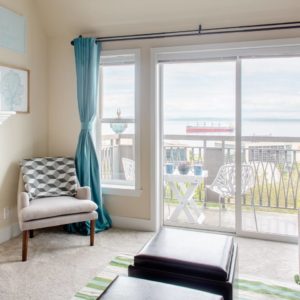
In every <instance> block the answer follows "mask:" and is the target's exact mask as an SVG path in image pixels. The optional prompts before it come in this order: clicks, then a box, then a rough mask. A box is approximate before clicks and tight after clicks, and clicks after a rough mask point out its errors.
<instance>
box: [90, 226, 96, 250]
mask: <svg viewBox="0 0 300 300" xmlns="http://www.w3.org/2000/svg"><path fill="white" fill-rule="evenodd" d="M94 242H95V220H91V221H90V245H91V246H94Z"/></svg>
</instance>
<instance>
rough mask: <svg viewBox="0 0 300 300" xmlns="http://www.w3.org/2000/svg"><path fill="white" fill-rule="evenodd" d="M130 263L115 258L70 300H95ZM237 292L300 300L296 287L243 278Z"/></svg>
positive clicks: (242, 299) (244, 297)
mask: <svg viewBox="0 0 300 300" xmlns="http://www.w3.org/2000/svg"><path fill="white" fill-rule="evenodd" d="M132 263H133V258H132V256H129V255H119V256H116V257H115V258H114V259H113V260H111V261H110V263H109V264H108V265H107V266H106V268H105V269H104V270H103V271H102V272H101V273H100V274H99V275H98V276H96V277H94V278H93V279H92V280H91V281H90V282H89V283H88V284H87V285H86V286H85V287H83V288H82V289H81V290H80V291H79V292H77V293H76V294H75V295H74V297H73V298H72V300H96V299H97V298H98V297H99V296H100V295H101V294H102V293H103V292H104V291H105V289H106V288H107V287H108V286H109V285H110V283H111V282H112V281H113V280H114V279H115V278H116V277H117V276H118V275H125V276H126V275H127V269H128V266H129V265H130V264H132ZM237 291H238V292H237V293H238V300H253V299H255V300H268V299H286V300H300V289H297V288H296V287H295V288H293V287H288V286H286V285H285V284H284V283H277V282H266V280H263V279H252V278H251V279H250V278H247V277H245V278H244V277H243V276H240V278H238V280H237ZM141 300H142V299H141Z"/></svg>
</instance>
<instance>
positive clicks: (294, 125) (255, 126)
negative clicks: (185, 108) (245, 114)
mask: <svg viewBox="0 0 300 300" xmlns="http://www.w3.org/2000/svg"><path fill="white" fill-rule="evenodd" d="M204 124H206V126H211V125H213V126H228V127H233V128H235V122H234V120H233V119H215V118H207V119H204V118H201V119H195V118H193V119H192V118H190V119H189V118H182V119H179V118H178V119H169V120H165V122H164V133H165V134H179V135H180V134H186V126H196V125H199V126H203V125H204ZM234 134H235V133H234V131H233V132H226V133H215V134H213V133H206V134H205V133H200V135H234ZM242 135H244V136H274V137H276V136H279V137H300V119H299V120H289V119H282V120H276V119H273V120H272V119H270V120H254V119H248V120H244V121H243V122H242Z"/></svg>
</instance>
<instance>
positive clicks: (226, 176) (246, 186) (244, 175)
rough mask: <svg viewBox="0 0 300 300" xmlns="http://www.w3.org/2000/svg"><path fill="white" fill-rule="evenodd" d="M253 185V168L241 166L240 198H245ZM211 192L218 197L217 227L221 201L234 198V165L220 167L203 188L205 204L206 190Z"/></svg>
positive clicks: (246, 165) (252, 203)
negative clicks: (213, 177) (209, 183)
mask: <svg viewBox="0 0 300 300" xmlns="http://www.w3.org/2000/svg"><path fill="white" fill-rule="evenodd" d="M254 184H255V178H254V172H253V168H252V166H251V165H249V164H243V165H242V170H241V196H245V195H246V194H247V193H248V192H249V191H250V190H251V189H252V188H253V187H254ZM208 189H209V190H211V191H213V192H215V193H217V194H218V195H219V226H220V225H221V209H222V207H221V206H222V199H224V198H235V189H236V183H235V165H234V164H226V165H223V166H221V167H220V169H219V171H218V174H217V176H216V178H215V179H214V181H213V182H212V184H211V185H207V186H206V187H205V202H207V190H208ZM251 206H252V208H253V214H254V220H255V226H256V231H258V227H257V218H256V210H255V205H254V200H253V197H251Z"/></svg>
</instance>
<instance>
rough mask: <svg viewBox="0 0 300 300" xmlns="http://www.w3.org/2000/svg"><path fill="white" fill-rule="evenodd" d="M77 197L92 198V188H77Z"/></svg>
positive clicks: (82, 198)
mask: <svg viewBox="0 0 300 300" xmlns="http://www.w3.org/2000/svg"><path fill="white" fill-rule="evenodd" d="M75 197H76V198H77V199H81V200H91V189H90V187H89V186H82V187H79V188H78V189H77V194H76V196H75Z"/></svg>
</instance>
